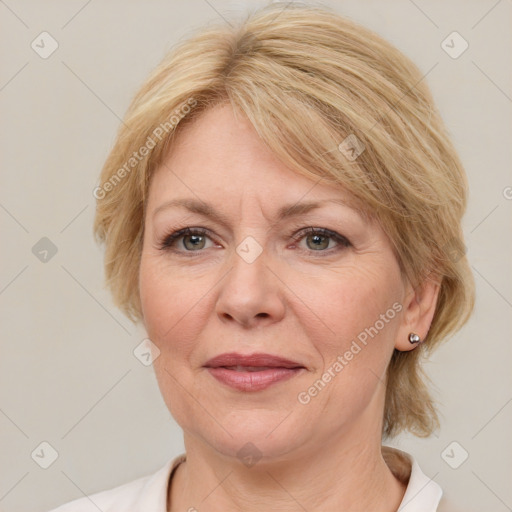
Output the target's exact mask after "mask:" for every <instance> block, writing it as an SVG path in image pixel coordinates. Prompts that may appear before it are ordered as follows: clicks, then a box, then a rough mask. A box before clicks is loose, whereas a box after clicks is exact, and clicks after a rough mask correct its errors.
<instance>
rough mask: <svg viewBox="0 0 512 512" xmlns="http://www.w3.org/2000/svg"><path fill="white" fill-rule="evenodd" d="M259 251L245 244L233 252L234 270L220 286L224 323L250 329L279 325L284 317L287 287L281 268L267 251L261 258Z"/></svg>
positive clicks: (219, 307)
mask: <svg viewBox="0 0 512 512" xmlns="http://www.w3.org/2000/svg"><path fill="white" fill-rule="evenodd" d="M247 248H249V251H245V252H244V249H247ZM255 250H256V248H255V247H254V246H251V244H249V245H244V244H243V243H241V244H240V246H239V247H238V248H237V251H233V255H232V258H231V261H230V264H231V265H230V270H229V271H228V272H227V275H226V276H225V277H224V279H222V280H221V282H220V283H219V286H220V292H219V295H218V298H217V304H216V312H217V315H218V317H219V318H220V319H221V321H222V322H232V323H237V324H239V325H241V326H243V327H245V328H250V327H255V326H258V325H268V324H271V323H274V322H278V321H279V320H281V319H282V318H283V316H284V312H285V301H284V293H283V290H284V288H285V285H284V284H283V280H282V277H280V276H279V272H278V271H276V268H277V267H278V265H277V264H276V262H275V261H271V258H270V257H269V255H268V254H267V253H266V251H265V250H263V251H262V252H261V253H259V252H260V250H261V249H258V250H257V253H259V254H258V255H257V256H256V253H254V251H255ZM251 251H252V254H251ZM255 256H256V257H255Z"/></svg>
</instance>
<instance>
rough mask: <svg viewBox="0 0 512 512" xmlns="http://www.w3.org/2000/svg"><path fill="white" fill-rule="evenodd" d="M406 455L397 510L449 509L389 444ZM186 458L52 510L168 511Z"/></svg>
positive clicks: (429, 482)
mask: <svg viewBox="0 0 512 512" xmlns="http://www.w3.org/2000/svg"><path fill="white" fill-rule="evenodd" d="M386 449H387V450H389V451H392V452H394V453H395V454H400V456H402V457H404V456H405V457H406V459H408V461H409V463H410V468H411V469H410V476H409V482H408V484H407V489H406V491H405V494H404V497H403V499H402V502H401V503H400V506H399V508H398V511H397V512H448V511H449V510H451V508H445V506H446V505H447V504H445V502H444V500H443V501H441V496H442V494H443V491H442V489H441V487H440V486H439V485H438V484H437V483H436V482H434V481H433V480H431V479H430V478H429V477H428V476H427V475H425V474H424V473H423V472H422V470H421V469H420V467H419V466H418V463H417V462H416V461H415V459H414V458H413V457H412V456H411V455H409V454H408V453H406V452H403V451H401V450H396V449H394V448H390V447H386ZM185 458H186V455H185V454H181V455H179V456H177V457H175V458H174V459H171V460H169V461H168V462H167V463H166V464H165V466H164V467H162V468H161V469H159V470H158V471H157V472H156V473H153V474H152V475H148V476H145V477H142V478H139V479H137V480H133V481H132V482H128V483H126V484H123V485H120V486H118V487H115V488H113V489H109V490H106V491H102V492H98V493H95V494H91V495H90V496H86V497H82V498H78V499H76V500H73V501H70V502H68V503H65V504H64V505H61V506H60V507H57V508H55V509H53V510H50V511H49V512H98V510H101V511H102V512H167V494H168V485H169V478H170V477H171V474H172V472H173V470H174V469H176V468H177V467H178V465H179V464H180V463H181V462H183V461H184V460H185Z"/></svg>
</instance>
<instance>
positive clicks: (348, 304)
mask: <svg viewBox="0 0 512 512" xmlns="http://www.w3.org/2000/svg"><path fill="white" fill-rule="evenodd" d="M383 266H384V265H379V264H374V265H366V266H364V265H359V266H358V267H355V266H354V267H351V268H344V269H343V270H342V271H339V272H336V271H334V272H333V273H331V275H329V276H328V277H327V278H325V279H321V280H319V281H317V282H316V284H315V285H313V283H311V282H307V281H304V282H303V283H302V285H300V283H297V288H295V290H297V295H298V296H299V297H301V298H302V297H304V302H305V303H306V304H307V305H308V306H309V308H308V309H305V310H304V311H303V313H304V315H305V316H302V314H301V316H302V317H303V318H304V321H303V323H302V325H303V328H304V329H306V330H307V332H308V337H309V339H310V340H311V341H313V342H314V344H315V346H316V349H317V351H318V352H319V353H320V354H322V359H323V363H324V365H325V366H326V367H328V366H329V365H331V364H332V363H333V361H335V360H336V358H337V356H338V355H343V354H344V353H345V352H346V351H348V350H350V349H351V347H353V348H352V354H348V357H349V358H350V360H351V363H350V366H353V367H354V368H355V367H358V366H367V365H368V364H371V366H372V367H375V370H378V371H379V372H380V371H381V370H382V368H381V367H382V366H385V364H386V362H387V358H388V355H389V354H390V352H392V347H393V346H394V334H395V331H396V329H397V324H398V322H397V317H398V312H397V309H400V308H399V305H398V306H397V299H398V298H399V297H400V293H399V289H398V288H397V284H396V283H397V278H396V276H395V271H394V267H392V266H390V265H388V266H386V267H385V268H383ZM394 304H395V308H393V305H394ZM354 342H355V343H356V344H357V345H359V347H360V348H361V350H359V351H358V348H357V345H356V346H354V345H353V343H354ZM354 352H356V353H357V354H354Z"/></svg>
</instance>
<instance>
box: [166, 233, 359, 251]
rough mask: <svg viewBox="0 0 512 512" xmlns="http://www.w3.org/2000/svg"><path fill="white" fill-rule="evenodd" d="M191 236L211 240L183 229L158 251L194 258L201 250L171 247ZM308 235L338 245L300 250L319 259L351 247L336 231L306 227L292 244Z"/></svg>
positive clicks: (208, 235) (204, 234)
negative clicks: (322, 238)
mask: <svg viewBox="0 0 512 512" xmlns="http://www.w3.org/2000/svg"><path fill="white" fill-rule="evenodd" d="M191 235H192V236H193V235H198V236H207V237H208V238H210V239H211V238H212V237H211V236H210V231H209V230H208V229H206V228H190V227H187V228H183V229H179V230H177V231H174V232H173V233H170V234H169V235H166V236H165V237H164V238H163V240H162V242H161V243H160V244H159V249H160V250H162V251H169V250H171V251H173V252H175V253H178V254H184V253H185V254H187V253H188V256H190V257H194V256H195V254H194V253H198V254H200V253H201V252H202V250H201V249H199V250H197V251H186V250H184V251H180V250H177V249H175V248H174V247H173V245H174V244H175V243H176V241H178V240H179V239H180V238H182V237H183V236H191ZM308 235H321V236H324V237H328V238H332V239H333V240H335V241H336V242H337V243H338V244H339V245H338V246H337V247H331V248H330V249H325V250H319V251H314V250H307V249H306V250H301V251H303V252H304V251H305V252H308V253H322V255H320V254H319V256H320V257H322V256H323V255H332V254H333V253H334V252H337V251H340V250H342V249H344V248H348V247H351V246H352V244H351V243H350V241H349V240H348V238H346V237H345V236H343V235H340V234H339V233H336V231H331V230H330V229H326V228H315V227H312V226H308V227H306V228H303V229H301V230H300V231H299V232H298V233H295V234H293V235H292V237H291V238H292V240H293V241H294V242H300V241H301V240H302V239H303V238H305V237H306V236H308Z"/></svg>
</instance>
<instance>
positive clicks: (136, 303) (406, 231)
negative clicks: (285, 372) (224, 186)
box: [94, 3, 475, 437]
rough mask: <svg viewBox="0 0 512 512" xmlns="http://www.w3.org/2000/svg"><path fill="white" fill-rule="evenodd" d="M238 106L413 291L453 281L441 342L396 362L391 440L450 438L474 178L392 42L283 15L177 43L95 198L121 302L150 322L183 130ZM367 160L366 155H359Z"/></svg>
mask: <svg viewBox="0 0 512 512" xmlns="http://www.w3.org/2000/svg"><path fill="white" fill-rule="evenodd" d="M227 102H229V103H231V105H232V106H233V107H234V108H233V110H234V111H238V112H241V113H242V114H243V115H245V116H247V118H248V119H249V121H250V122H251V123H252V125H253V126H254V127H255V129H256V130H257V133H258V134H259V136H260V137H261V139H262V141H263V142H264V143H265V144H266V145H267V146H268V147H269V148H270V150H271V151H273V152H274V154H275V155H276V156H277V157H278V158H280V159H281V160H282V162H283V163H284V164H286V165H288V166H289V167H290V168H292V169H294V170H296V172H298V173H300V174H303V175H305V176H307V177H310V178H314V179H315V180H317V181H318V180H319V179H322V180H325V181H327V182H330V183H332V184H333V185H336V184H339V185H341V186H343V187H344V188H345V189H347V190H348V191H349V192H351V193H352V194H353V195H354V197H355V198H356V200H358V201H360V202H361V204H362V205H363V206H364V209H365V211H367V212H368V215H369V216H372V217H373V218H377V219H378V220H379V222H380V223H381V225H382V227H383V228H384V230H385V231H386V233H387V235H388V236H389V238H390V240H391V242H392V244H393V247H394V251H395V254H396V257H397V260H398V262H399V265H400V268H401V270H402V274H403V276H406V277H407V278H408V279H409V280H410V282H411V283H412V284H413V286H420V285H421V284H422V283H423V282H425V280H426V279H435V280H436V281H438V282H439V283H440V291H439V296H438V302H437V306H436V310H435V313H434V317H433V321H432V324H431V327H430V331H429V333H428V336H427V337H426V339H425V340H424V342H423V343H422V344H421V345H419V346H418V347H417V348H416V349H415V350H412V351H410V352H400V351H397V350H395V351H394V353H393V355H392V358H391V361H390V364H389V367H388V373H387V377H388V381H387V389H386V402H385V410H384V419H383V436H384V437H392V436H394V435H396V434H398V433H399V432H401V431H402V430H405V429H407V430H409V431H410V432H412V433H414V434H416V435H418V436H422V437H426V436H428V435H430V434H431V433H432V432H433V431H434V430H435V429H436V428H437V427H438V426H439V420H438V416H437V413H436V410H435V407H434V403H433V400H432V398H431V396H430V394H429V391H428V388H427V386H426V384H425V380H426V376H425V374H424V373H423V372H422V368H421V364H420V363H421V359H422V358H423V357H425V356H426V355H428V354H429V353H431V352H432V350H433V349H434V348H436V347H437V346H438V345H439V344H440V343H441V341H443V340H445V339H447V338H448V337H449V336H451V335H453V334H454V333H455V332H456V331H457V330H458V329H460V328H461V327H462V325H464V324H465V322H466V321H467V320H468V318H469V316H470V314H471V312H472V309H473V307H474V300H475V298H474V293H475V292H474V280H473V275H472V273H471V270H470V267H469V264H468V261H467V258H466V256H465V250H464V244H463V233H462V228H461V219H462V216H463V214H464V212H465V209H466V202H467V180H466V176H465V173H464V170H463V167H462V165H461V162H460V161H459V158H458V156H457V154H456V152H455V149H454V147H453V145H452V143H451V142H450V140H449V137H448V134H447V132H446V130H445V128H444V125H443V122H442V120H441V118H440V116H439V114H438V112H437V110H436V108H435V106H434V103H433V99H432V97H431V94H430V92H429V90H428V88H427V85H426V84H425V80H423V78H422V75H421V73H420V72H419V70H418V69H417V68H416V67H415V66H414V64H413V63H412V62H411V61H410V60H409V59H408V58H407V57H405V56H404V55H403V54H402V53H401V52H400V51H398V50H397V49H396V48H394V47H393V46H392V45H391V44H389V43H388V42H386V41H385V40H383V39H382V38H381V37H379V36H377V35H376V34H374V33H373V32H371V31H369V30H367V29H365V28H363V27H361V26H359V25H357V24H355V23H353V22H351V21H349V20H347V19H345V18H343V17H341V16H339V15H337V14H335V13H333V12H331V11H329V10H327V9H326V8H318V7H309V6H307V5H300V4H297V3H294V4H293V5H288V4H286V5H284V4H283V3H275V4H271V5H269V6H267V7H265V8H263V9H260V10H259V11H257V12H255V13H252V14H251V15H249V16H248V17H247V18H246V19H245V20H242V21H241V22H239V23H238V25H236V26H235V27H232V26H228V25H215V26H210V27H206V28H204V29H202V30H201V31H199V32H198V33H195V34H193V35H192V36H191V37H189V38H188V39H187V40H185V41H183V42H181V43H180V44H179V45H177V46H176V47H175V48H174V49H173V51H171V52H170V53H169V54H168V55H167V56H166V57H165V58H164V60H163V61H162V62H161V63H160V65H159V66H158V67H157V68H156V69H155V70H154V72H153V73H152V74H151V75H150V76H149V78H148V79H147V81H146V82H145V83H144V85H143V86H142V87H141V89H140V90H139V91H138V92H137V94H136V95H135V97H134V99H133V100H132V102H131V104H130V106H129V108H128V111H127V113H126V116H125V119H124V122H123V123H122V125H121V126H120V129H119V132H118V134H117V138H116V141H115V143H114V146H113V148H112V150H111V152H110V154H109V156H108V158H107V160H106V162H105V165H104V167H103V170H102V173H101V177H100V184H99V186H98V187H97V188H96V189H95V192H94V195H95V197H96V198H97V210H96V217H95V222H94V233H95V236H96V239H97V240H98V241H99V242H100V243H104V244H105V273H106V279H107V284H108V286H109V287H110V289H111V292H112V294H113V298H114V302H115V303H116V304H117V305H118V306H119V307H120V308H121V309H122V310H123V311H124V312H125V313H126V314H127V315H128V317H129V318H130V319H132V320H133V321H137V320H140V319H141V305H140V297H139V288H138V271H139V264H140V257H141V248H142V241H143V236H144V214H145V205H146V197H147V191H148V185H149V182H150V179H151V174H152V172H153V171H154V169H156V168H157V167H158V166H159V165H160V164H161V162H162V160H163V158H164V157H165V155H166V154H167V152H168V150H169V147H170V146H171V145H172V142H173V140H174V137H175V135H176V133H178V130H180V129H182V128H183V126H185V125H186V124H187V123H190V122H191V121H192V120H194V119H196V118H197V117H198V116H199V115H200V114H201V112H204V111H205V110H206V109H209V108H212V107H213V106H216V105H219V104H223V103H227ZM359 153H360V154H359Z"/></svg>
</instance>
